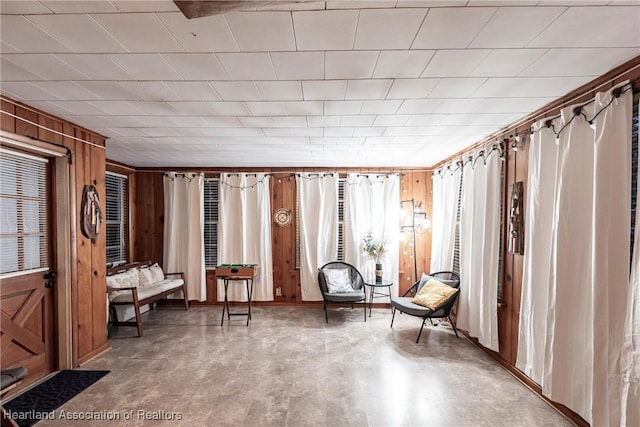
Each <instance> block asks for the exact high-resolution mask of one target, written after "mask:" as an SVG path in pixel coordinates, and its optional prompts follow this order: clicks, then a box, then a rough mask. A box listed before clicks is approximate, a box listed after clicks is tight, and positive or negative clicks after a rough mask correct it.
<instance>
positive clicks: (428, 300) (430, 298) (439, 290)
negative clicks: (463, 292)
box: [411, 279, 458, 311]
mask: <svg viewBox="0 0 640 427" xmlns="http://www.w3.org/2000/svg"><path fill="white" fill-rule="evenodd" d="M456 292H458V289H457V288H452V287H451V286H448V285H445V284H444V283H442V282H439V281H437V280H436V279H429V281H428V282H427V283H426V284H425V285H424V286H423V287H422V289H420V292H418V294H417V295H416V296H415V298H413V299H412V300H411V302H412V303H414V304H418V305H422V306H424V307H427V308H430V309H431V310H433V311H436V310H437V309H439V308H440V306H442V304H444V303H445V302H446V301H447V300H448V299H449V298H450V297H451V296H452V295H455V293H456Z"/></svg>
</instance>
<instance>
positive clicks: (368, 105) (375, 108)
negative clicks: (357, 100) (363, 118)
mask: <svg viewBox="0 0 640 427" xmlns="http://www.w3.org/2000/svg"><path fill="white" fill-rule="evenodd" d="M401 104H402V100H399V99H398V100H375V101H364V104H363V105H362V110H361V111H360V114H394V113H395V112H396V111H398V108H400V105H401Z"/></svg>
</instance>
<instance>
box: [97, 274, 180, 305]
mask: <svg viewBox="0 0 640 427" xmlns="http://www.w3.org/2000/svg"><path fill="white" fill-rule="evenodd" d="M183 283H184V281H183V280H182V279H168V280H163V281H161V282H157V283H154V284H153V285H148V286H141V287H139V288H138V300H143V299H146V298H149V297H152V296H154V295H158V294H159V293H162V292H164V291H168V290H169V289H175V290H176V292H178V291H180V290H181V288H180V287H181V286H182V284H183ZM109 301H111V302H121V303H122V302H133V294H132V293H131V291H117V292H112V293H110V294H109Z"/></svg>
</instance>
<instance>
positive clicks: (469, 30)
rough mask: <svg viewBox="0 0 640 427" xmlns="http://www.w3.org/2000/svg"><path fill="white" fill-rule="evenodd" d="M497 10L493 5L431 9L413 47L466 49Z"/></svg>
mask: <svg viewBox="0 0 640 427" xmlns="http://www.w3.org/2000/svg"><path fill="white" fill-rule="evenodd" d="M496 10H497V9H495V8H491V7H487V8H464V7H463V8H442V9H438V8H433V9H429V13H427V17H426V18H425V20H424V23H423V24H422V27H421V28H420V31H418V35H417V36H416V39H415V41H414V42H413V45H412V46H411V48H412V49H455V48H465V47H467V46H469V43H471V41H472V40H473V39H474V37H476V35H477V34H478V32H479V31H480V30H482V28H483V27H484V26H485V24H486V23H487V21H489V19H490V18H491V16H492V15H493V14H494V13H495V12H496Z"/></svg>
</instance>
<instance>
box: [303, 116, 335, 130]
mask: <svg viewBox="0 0 640 427" xmlns="http://www.w3.org/2000/svg"><path fill="white" fill-rule="evenodd" d="M307 124H308V126H309V127H318V128H323V127H329V126H332V127H338V126H340V116H307Z"/></svg>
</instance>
